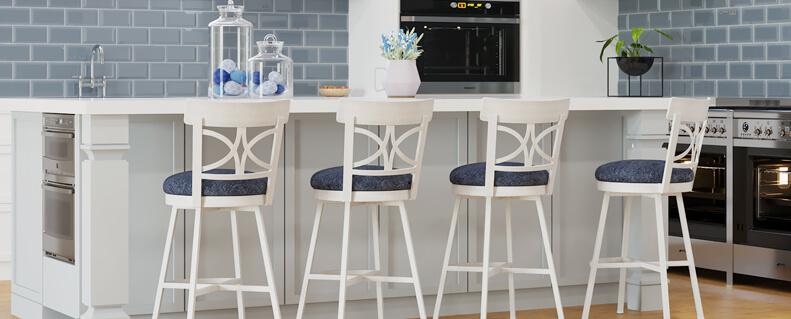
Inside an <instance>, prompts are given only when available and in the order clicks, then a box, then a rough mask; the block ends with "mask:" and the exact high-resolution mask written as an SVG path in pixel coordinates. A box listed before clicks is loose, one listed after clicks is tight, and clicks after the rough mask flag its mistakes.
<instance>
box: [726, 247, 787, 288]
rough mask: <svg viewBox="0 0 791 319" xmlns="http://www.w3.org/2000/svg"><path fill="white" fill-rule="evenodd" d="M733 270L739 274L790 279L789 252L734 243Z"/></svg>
mask: <svg viewBox="0 0 791 319" xmlns="http://www.w3.org/2000/svg"><path fill="white" fill-rule="evenodd" d="M733 257H734V260H735V262H734V272H736V273H739V274H745V275H751V276H757V277H764V278H771V279H779V280H791V252H789V251H781V250H775V249H768V248H761V247H752V246H743V245H734V249H733Z"/></svg>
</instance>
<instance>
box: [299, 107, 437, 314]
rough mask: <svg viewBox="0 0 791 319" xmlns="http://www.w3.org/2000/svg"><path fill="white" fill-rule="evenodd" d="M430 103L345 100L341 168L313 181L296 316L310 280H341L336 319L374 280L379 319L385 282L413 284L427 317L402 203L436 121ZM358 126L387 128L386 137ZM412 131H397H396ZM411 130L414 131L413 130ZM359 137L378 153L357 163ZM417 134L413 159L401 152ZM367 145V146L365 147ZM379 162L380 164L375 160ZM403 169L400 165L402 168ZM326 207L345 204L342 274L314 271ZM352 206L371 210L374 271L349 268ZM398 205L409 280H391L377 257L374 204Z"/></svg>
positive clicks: (413, 188)
mask: <svg viewBox="0 0 791 319" xmlns="http://www.w3.org/2000/svg"><path fill="white" fill-rule="evenodd" d="M433 108H434V102H433V101H432V100H412V99H409V100H357V99H346V100H343V101H342V102H341V106H340V109H339V110H338V114H337V120H338V122H339V123H342V124H343V125H344V149H343V166H339V167H333V168H328V169H325V170H321V171H319V172H317V173H316V174H314V175H313V177H311V181H310V184H311V187H313V189H314V190H315V196H316V200H317V201H318V203H317V205H316V218H315V221H314V224H313V233H312V235H311V239H310V248H309V249H308V256H307V265H306V266H305V277H304V279H303V281H302V290H301V291H300V296H299V306H298V309H297V318H298V319H300V318H302V314H303V312H304V309H305V298H306V297H307V292H308V284H309V282H310V281H311V280H333V281H334V280H337V281H340V289H339V292H338V318H339V319H343V318H344V312H345V306H346V288H347V286H350V285H353V284H355V283H360V282H365V281H371V282H375V283H376V300H377V312H378V318H379V319H382V318H383V317H384V310H383V307H384V306H383V303H384V301H383V297H382V283H401V284H411V285H413V286H414V288H415V295H416V298H417V306H418V312H419V314H420V318H421V319H425V318H426V310H425V306H424V304H423V292H422V290H421V287H420V277H419V276H418V272H417V264H416V261H415V251H414V247H413V243H412V234H411V232H410V228H409V219H408V218H407V212H406V208H405V207H404V202H405V201H407V200H412V199H415V197H416V196H417V190H418V185H419V181H420V169H421V165H422V161H423V149H424V146H425V143H426V134H427V130H428V124H429V122H430V121H431V118H432V112H433ZM358 125H373V126H383V127H384V128H385V131H384V137H381V138H380V137H379V136H378V135H377V134H376V133H375V132H372V131H369V130H367V129H365V128H362V127H358ZM403 126H406V127H407V128H408V129H407V130H406V131H405V132H404V133H402V134H400V135H399V134H398V133H397V131H396V130H397V127H403ZM409 127H411V128H409ZM355 134H362V135H365V136H367V137H369V138H370V139H372V140H373V141H374V142H376V143H377V144H378V149H377V150H376V152H374V153H373V154H370V155H369V156H368V157H366V158H365V159H362V160H359V161H355V160H354V150H355V147H357V146H356V145H355V143H354V137H355ZM413 135H416V139H417V143H416V145H417V147H416V149H415V151H414V156H411V155H409V154H408V153H410V152H409V151H405V150H402V149H401V148H402V146H401V143H403V142H404V141H405V140H407V139H408V138H410V137H411V136H413ZM363 147H364V146H363ZM379 159H381V164H377V163H376V161H377V160H379ZM399 166H400V167H399ZM326 203H343V205H344V211H343V212H344V214H343V233H342V243H341V265H340V267H341V268H340V271H338V272H334V273H330V274H327V273H312V272H311V268H312V265H313V258H314V253H315V250H316V241H317V240H318V234H319V224H320V223H321V216H322V213H323V210H324V205H325V204H326ZM353 205H368V206H371V208H372V209H371V217H372V218H371V220H372V227H373V247H374V248H373V249H374V260H375V269H371V270H349V269H348V262H349V228H350V227H349V222H350V219H351V209H352V206H353ZM377 205H382V206H394V207H398V209H399V212H400V214H401V223H402V224H403V228H404V239H405V241H406V248H407V255H408V258H409V265H410V270H411V276H410V277H404V276H401V277H397V276H388V275H387V274H384V273H382V271H381V264H380V263H381V261H380V256H379V251H380V249H379V216H378V215H377V212H376V209H375V208H376V206H377Z"/></svg>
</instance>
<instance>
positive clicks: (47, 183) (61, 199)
mask: <svg viewBox="0 0 791 319" xmlns="http://www.w3.org/2000/svg"><path fill="white" fill-rule="evenodd" d="M43 118H44V123H43V132H42V135H43V140H44V149H43V158H42V162H43V163H42V164H43V168H44V172H43V173H44V174H43V176H44V180H43V181H42V183H41V185H42V190H43V195H44V198H43V210H44V212H43V214H44V216H43V223H44V225H43V249H44V255H46V256H47V257H50V258H54V259H58V260H61V261H64V262H68V263H74V255H75V254H74V252H75V246H74V245H75V241H74V235H75V225H74V224H75V222H74V221H75V218H74V217H75V215H74V203H75V199H74V194H75V190H74V132H75V130H74V115H69V114H44V116H43Z"/></svg>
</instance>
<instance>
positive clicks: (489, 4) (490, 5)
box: [484, 2, 492, 9]
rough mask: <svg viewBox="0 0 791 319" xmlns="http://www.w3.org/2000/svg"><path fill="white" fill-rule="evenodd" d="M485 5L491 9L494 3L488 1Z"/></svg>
mask: <svg viewBox="0 0 791 319" xmlns="http://www.w3.org/2000/svg"><path fill="white" fill-rule="evenodd" d="M484 7H486V9H491V8H492V4H491V3H488V2H487V3H486V5H484Z"/></svg>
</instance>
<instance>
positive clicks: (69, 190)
mask: <svg viewBox="0 0 791 319" xmlns="http://www.w3.org/2000/svg"><path fill="white" fill-rule="evenodd" d="M42 187H43V188H44V190H48V191H52V192H56V193H61V194H68V195H73V194H74V189H73V188H63V187H58V186H55V185H53V184H50V183H44V184H42Z"/></svg>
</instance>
